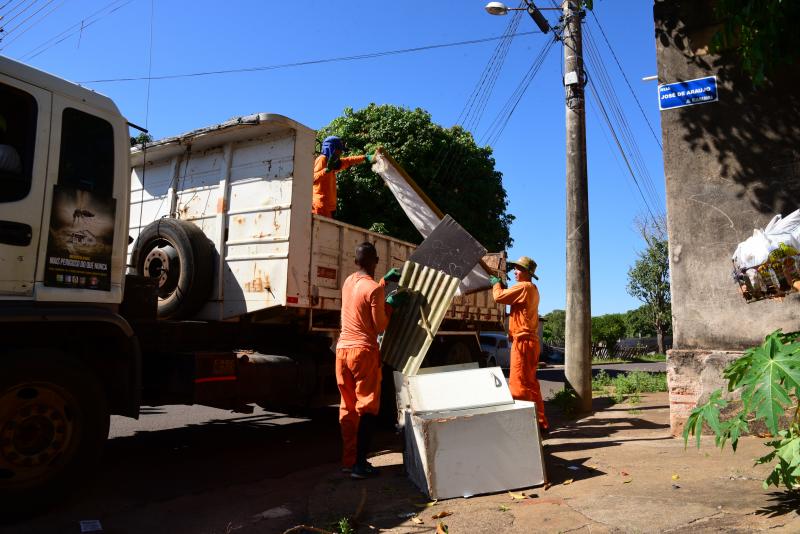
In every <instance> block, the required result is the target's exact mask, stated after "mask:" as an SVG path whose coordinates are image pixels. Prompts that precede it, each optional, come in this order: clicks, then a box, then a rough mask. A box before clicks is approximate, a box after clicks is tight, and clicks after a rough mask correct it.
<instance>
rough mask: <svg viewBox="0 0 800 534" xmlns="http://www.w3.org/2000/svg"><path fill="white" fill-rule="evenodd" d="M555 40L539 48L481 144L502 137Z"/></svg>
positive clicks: (493, 141) (489, 142) (490, 143)
mask: <svg viewBox="0 0 800 534" xmlns="http://www.w3.org/2000/svg"><path fill="white" fill-rule="evenodd" d="M555 42H556V41H555V40H554V39H553V40H548V41H546V42H545V43H544V46H542V48H541V50H539V54H538V55H537V56H536V58H535V59H534V61H533V63H532V64H531V66H530V68H529V69H528V71H527V72H526V73H525V75H524V76H523V77H522V80H520V82H519V84H517V87H516V89H514V92H513V93H511V96H510V97H509V98H508V100H507V101H506V103H505V104H504V105H503V107H502V108H501V110H500V112H499V113H498V114H497V116H496V117H495V119H494V121H492V123H491V124H490V125H489V128H488V129H487V130H486V132H485V133H484V135H483V137H482V138H481V139H482V141H481V144H484V142H483V141H484V140H485V144H487V145H492V144H494V143H496V142H497V140H498V139H499V138H500V135H502V133H503V131H504V130H505V128H506V125H508V122H509V120H510V119H511V116H512V115H513V114H514V111H516V109H517V106H518V105H519V103H520V101H521V100H522V97H523V96H524V95H525V92H526V91H527V90H528V87H530V85H531V83H532V82H533V79H534V78H535V77H536V74H538V72H539V69H541V67H542V65H543V64H544V60H545V59H546V58H547V54H548V53H549V52H550V50H552V48H553V45H554V44H555Z"/></svg>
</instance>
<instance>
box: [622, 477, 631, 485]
mask: <svg viewBox="0 0 800 534" xmlns="http://www.w3.org/2000/svg"><path fill="white" fill-rule="evenodd" d="M631 482H633V479H632V478H629V479H628V480H623V481H622V483H623V484H630V483H631Z"/></svg>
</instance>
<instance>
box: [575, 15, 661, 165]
mask: <svg viewBox="0 0 800 534" xmlns="http://www.w3.org/2000/svg"><path fill="white" fill-rule="evenodd" d="M590 11H591V13H592V18H593V19H594V21H595V23H596V24H597V28H598V29H599V30H600V34H601V35H602V36H603V40H604V41H605V43H606V45H607V46H608V50H609V51H610V52H611V56H612V57H613V58H614V61H615V62H616V64H617V67H618V68H619V72H620V73H621V74H622V77H623V78H624V79H625V84H626V85H627V86H628V90H629V91H630V92H631V95H633V99H634V100H635V101H636V105H637V106H639V111H640V112H641V114H642V118H643V119H644V121H645V122H646V123H647V127H648V128H649V129H650V133H651V134H653V139H654V140H655V142H656V144H657V145H658V147H659V148H661V149H662V150H663V147H662V146H661V140H660V139H659V138H658V136H657V135H656V132H655V130H654V129H653V125H652V124H650V119H648V118H647V115H646V114H645V112H644V108H643V107H642V103H641V102H640V101H639V97H638V96H636V93H635V92H634V90H633V87H631V82H630V81H629V80H628V76H627V75H626V74H625V69H623V68H622V64H621V63H620V61H619V58H618V57H617V54H616V53H615V52H614V48H613V47H612V46H611V43H610V42H609V40H608V37H607V36H606V32H605V30H603V25H602V24H600V19H599V18H597V15H596V14H595V12H594V10H593V9H592V10H590Z"/></svg>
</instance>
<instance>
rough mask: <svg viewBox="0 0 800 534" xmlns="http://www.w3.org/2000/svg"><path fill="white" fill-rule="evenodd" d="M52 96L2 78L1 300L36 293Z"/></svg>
mask: <svg viewBox="0 0 800 534" xmlns="http://www.w3.org/2000/svg"><path fill="white" fill-rule="evenodd" d="M51 100H52V96H51V94H50V93H49V92H48V91H45V90H43V89H39V88H38V87H34V86H32V85H28V84H26V83H23V82H20V81H18V80H16V79H14V78H11V77H8V76H4V75H2V74H0V298H2V297H29V296H31V295H32V294H33V281H34V275H35V271H36V259H37V258H36V252H37V249H38V247H39V241H40V240H41V239H42V238H43V237H44V238H46V237H47V236H42V235H41V233H42V226H41V222H42V207H43V199H44V184H45V178H46V174H47V154H48V145H49V142H50V109H51Z"/></svg>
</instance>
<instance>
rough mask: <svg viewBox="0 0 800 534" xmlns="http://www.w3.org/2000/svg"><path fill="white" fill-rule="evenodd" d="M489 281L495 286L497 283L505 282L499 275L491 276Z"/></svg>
mask: <svg viewBox="0 0 800 534" xmlns="http://www.w3.org/2000/svg"><path fill="white" fill-rule="evenodd" d="M489 283H490V284H491V285H492V287H494V286H495V284H501V285H502V284H503V280H502V279H500V278H498V277H496V276H490V277H489Z"/></svg>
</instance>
